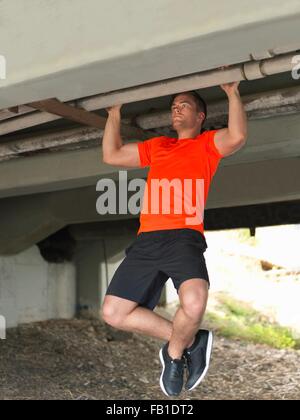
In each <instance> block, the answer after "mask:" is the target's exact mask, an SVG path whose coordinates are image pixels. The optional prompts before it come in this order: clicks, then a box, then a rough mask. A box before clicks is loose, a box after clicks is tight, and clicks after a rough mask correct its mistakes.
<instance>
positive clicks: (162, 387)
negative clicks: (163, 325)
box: [159, 349, 170, 397]
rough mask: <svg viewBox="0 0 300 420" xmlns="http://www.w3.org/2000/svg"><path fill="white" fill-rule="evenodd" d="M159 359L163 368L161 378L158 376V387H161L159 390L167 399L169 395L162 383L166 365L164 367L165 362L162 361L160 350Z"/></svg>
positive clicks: (161, 351)
mask: <svg viewBox="0 0 300 420" xmlns="http://www.w3.org/2000/svg"><path fill="white" fill-rule="evenodd" d="M159 358H160V362H161V364H162V367H163V371H162V374H161V376H160V381H159V383H160V387H161V389H162V391H163V393H164V394H165V395H166V396H167V397H170V395H169V394H168V393H167V391H166V390H165V387H164V383H163V376H164V373H165V368H166V365H165V361H164V357H163V350H162V349H161V350H160V352H159Z"/></svg>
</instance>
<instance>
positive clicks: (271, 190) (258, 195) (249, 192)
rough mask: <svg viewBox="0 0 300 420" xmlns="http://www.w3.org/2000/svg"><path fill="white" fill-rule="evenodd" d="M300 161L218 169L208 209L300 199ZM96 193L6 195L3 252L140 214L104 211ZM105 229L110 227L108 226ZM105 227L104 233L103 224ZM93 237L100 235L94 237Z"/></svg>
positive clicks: (0, 208)
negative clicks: (65, 229) (82, 226)
mask: <svg viewBox="0 0 300 420" xmlns="http://www.w3.org/2000/svg"><path fill="white" fill-rule="evenodd" d="M299 163H300V159H299V158H291V159H280V160H270V161H265V162H255V163H248V164H243V165H234V166H227V167H223V168H220V170H219V171H218V173H217V175H216V177H215V179H214V181H213V184H212V188H211V192H210V196H209V200H208V203H207V206H206V208H207V209H218V208H226V207H240V206H247V205H254V204H261V203H276V202H284V201H293V200H300V164H299ZM132 194H134V192H131V193H129V194H128V198H130V197H131V196H132ZM98 197H99V193H97V192H96V190H95V187H89V188H82V189H79V190H76V189H74V190H70V191H59V192H55V193H50V194H40V195H38V194H35V195H33V196H23V197H15V198H8V199H2V200H1V202H0V204H1V205H0V231H1V236H0V255H1V254H3V255H10V254H14V253H18V252H21V251H23V250H25V249H26V248H28V247H29V246H31V245H33V244H35V243H37V242H40V241H41V240H43V239H45V238H46V237H48V236H49V235H51V234H53V233H55V232H56V231H58V230H59V229H61V228H63V227H65V226H69V225H77V224H82V223H94V222H97V223H98V222H103V223H108V222H116V221H119V223H122V221H123V222H124V223H125V224H126V223H127V221H128V219H137V218H138V217H139V215H130V214H121V215H120V214H118V212H117V214H115V215H105V216H100V215H99V214H97V211H96V201H97V199H98ZM117 203H118V201H117ZM131 223H135V222H133V221H132V222H131ZM106 229H108V230H109V227H107V228H106ZM137 230H138V229H136V232H137ZM103 231H104V233H105V229H103ZM108 233H109V232H108ZM95 235H96V234H95ZM88 239H91V238H90V237H88ZM92 239H96V240H98V239H99V238H98V237H97V236H95V237H94V238H92ZM116 240H118V238H116Z"/></svg>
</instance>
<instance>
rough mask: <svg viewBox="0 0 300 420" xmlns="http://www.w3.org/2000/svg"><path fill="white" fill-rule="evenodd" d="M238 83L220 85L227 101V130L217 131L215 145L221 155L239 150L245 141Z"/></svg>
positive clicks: (245, 122)
mask: <svg viewBox="0 0 300 420" xmlns="http://www.w3.org/2000/svg"><path fill="white" fill-rule="evenodd" d="M238 86H239V82H236V83H228V84H226V85H222V86H221V87H222V89H223V90H224V91H225V92H226V94H227V96H228V100H229V123H228V128H224V129H222V130H219V131H217V133H216V135H215V144H216V147H217V149H218V150H219V152H220V153H221V155H223V156H224V157H226V156H230V155H232V154H234V153H236V152H237V151H238V150H240V149H241V148H242V147H243V146H244V145H245V143H246V140H247V130H248V127H247V125H248V124H247V114H246V111H245V108H244V105H243V102H242V99H241V96H240V93H239V90H238Z"/></svg>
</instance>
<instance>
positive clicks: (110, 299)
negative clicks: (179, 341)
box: [101, 296, 173, 341]
mask: <svg viewBox="0 0 300 420" xmlns="http://www.w3.org/2000/svg"><path fill="white" fill-rule="evenodd" d="M101 316H102V318H103V320H104V321H105V322H106V323H107V324H109V325H111V326H112V327H114V328H116V329H119V330H123V331H129V332H134V333H138V334H144V335H147V336H150V337H153V338H159V339H161V340H165V341H170V339H171V336H172V332H173V324H172V322H170V321H168V320H167V319H165V318H163V317H161V316H159V315H157V314H156V313H154V312H153V311H151V310H149V309H146V308H142V307H140V306H138V304H136V303H135V302H132V301H129V300H126V299H121V298H118V297H116V296H106V297H105V301H104V304H103V307H102V310H101Z"/></svg>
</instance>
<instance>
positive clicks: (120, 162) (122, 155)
mask: <svg viewBox="0 0 300 420" xmlns="http://www.w3.org/2000/svg"><path fill="white" fill-rule="evenodd" d="M121 107H122V105H117V106H114V107H111V108H108V109H107V112H108V119H107V123H106V127H105V130H104V135H103V143H102V149H103V162H104V163H107V164H108V165H113V166H122V167H123V166H124V167H126V168H139V167H140V165H141V162H140V155H139V150H138V143H128V144H123V141H122V137H121Z"/></svg>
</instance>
